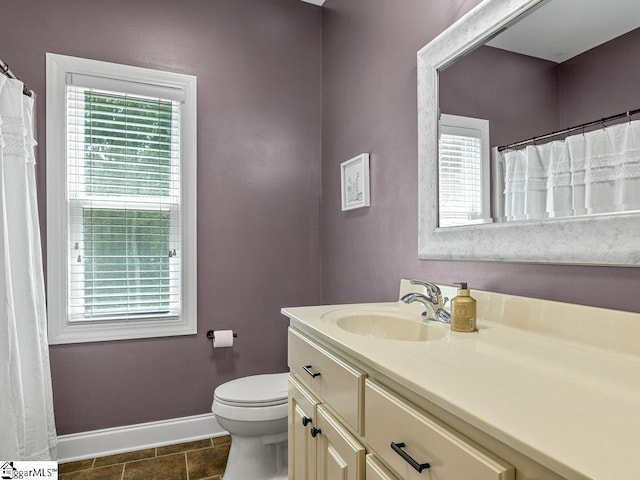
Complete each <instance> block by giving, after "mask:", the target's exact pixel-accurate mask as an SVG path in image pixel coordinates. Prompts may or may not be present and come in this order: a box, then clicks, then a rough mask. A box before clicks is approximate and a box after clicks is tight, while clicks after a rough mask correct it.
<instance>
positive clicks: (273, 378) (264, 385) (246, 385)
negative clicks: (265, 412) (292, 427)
mask: <svg viewBox="0 0 640 480" xmlns="http://www.w3.org/2000/svg"><path fill="white" fill-rule="evenodd" d="M288 376H289V374H288V373H273V374H267V375H253V376H250V377H242V378H238V379H236V380H231V381H230V382H227V383H223V384H222V385H220V386H219V387H218V388H216V390H215V392H214V397H215V398H216V399H217V400H218V401H219V402H224V403H227V404H229V405H244V406H250V405H259V406H265V405H279V404H282V403H286V401H287V377H288Z"/></svg>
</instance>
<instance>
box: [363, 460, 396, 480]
mask: <svg viewBox="0 0 640 480" xmlns="http://www.w3.org/2000/svg"><path fill="white" fill-rule="evenodd" d="M366 470H367V480H398V479H397V478H396V477H394V476H393V475H392V474H391V473H390V472H389V470H387V469H386V468H384V467H383V466H382V464H381V463H380V462H379V461H378V459H376V457H374V456H373V455H367V469H366Z"/></svg>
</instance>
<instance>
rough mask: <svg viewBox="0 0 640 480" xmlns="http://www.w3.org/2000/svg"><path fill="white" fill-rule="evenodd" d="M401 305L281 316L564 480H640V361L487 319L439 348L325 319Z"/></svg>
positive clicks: (451, 335)
mask: <svg viewBox="0 0 640 480" xmlns="http://www.w3.org/2000/svg"><path fill="white" fill-rule="evenodd" d="M512 298H513V297H512ZM518 298H521V297H518ZM558 305H566V304H558ZM398 306H399V303H379V304H362V305H331V306H315V307H294V308H284V309H282V313H283V314H284V315H286V316H288V317H289V318H290V319H291V324H292V326H294V327H298V328H300V329H303V330H305V331H307V332H310V333H312V334H313V335H315V336H317V337H318V338H319V339H320V340H322V341H324V342H326V343H328V344H331V345H334V346H336V347H338V348H339V349H341V350H343V351H344V352H345V353H347V354H349V355H352V356H353V357H354V358H356V359H357V360H359V361H361V362H363V363H365V364H367V365H369V366H370V367H371V368H372V369H374V370H376V371H378V372H380V373H381V374H383V375H386V376H388V377H390V378H392V379H393V380H394V381H396V382H397V383H399V384H401V385H403V386H404V387H406V388H408V389H410V390H412V391H414V392H416V393H417V394H419V395H421V396H423V397H425V398H426V399H428V400H430V401H432V402H434V403H435V404H437V405H438V406H440V407H442V408H444V409H445V410H447V411H448V412H450V413H452V414H454V415H456V416H457V417H459V418H460V419H462V420H464V421H465V422H467V423H469V424H470V425H472V426H474V427H476V428H478V429H480V430H482V431H484V432H485V433H487V434H489V435H491V436H493V437H494V438H496V439H498V440H500V441H502V442H503V443H505V444H507V445H510V446H511V447H513V448H515V449H516V450H518V451H520V452H521V453H523V454H524V455H526V456H528V457H530V458H532V459H534V460H536V461H537V462H539V463H541V464H543V465H545V466H547V467H548V468H550V469H551V470H553V471H555V472H557V473H558V474H560V475H562V476H565V477H567V478H579V479H583V478H585V479H586V478H589V479H598V480H634V479H640V459H639V457H640V358H638V357H636V356H634V355H629V354H621V353H616V352H615V351H611V350H605V349H603V348H597V347H594V346H589V345H585V344H581V343H578V342H573V341H569V340H567V339H563V338H558V337H555V336H552V335H550V334H547V333H536V332H532V331H528V330H523V329H521V328H514V327H513V326H508V325H505V324H504V323H503V322H502V321H499V322H494V321H489V320H486V319H483V320H479V322H478V328H479V330H478V332H476V333H472V334H466V333H456V332H450V331H449V332H447V335H446V336H445V337H444V338H442V339H440V340H434V341H429V342H406V341H398V340H385V339H378V338H374V337H369V336H363V335H357V334H354V333H350V332H347V331H345V330H343V329H341V328H339V327H338V326H337V325H336V324H335V323H332V322H329V321H326V319H323V318H322V315H324V314H326V313H328V312H330V311H332V310H336V309H338V308H352V309H354V310H357V309H359V308H366V309H377V308H387V309H388V308H398ZM404 307H405V306H404V305H403V306H402V307H401V308H404ZM582 308H587V307H582ZM594 310H597V312H596V313H599V312H600V311H601V309H594ZM632 315H635V314H632ZM627 316H628V315H627ZM638 317H639V318H640V315H638ZM416 318H417V319H419V318H420V317H419V314H417V315H416ZM578 321H579V319H578ZM609 327H611V325H609V324H606V325H605V328H609ZM446 328H448V327H446ZM627 341H628V339H627ZM638 341H640V339H638Z"/></svg>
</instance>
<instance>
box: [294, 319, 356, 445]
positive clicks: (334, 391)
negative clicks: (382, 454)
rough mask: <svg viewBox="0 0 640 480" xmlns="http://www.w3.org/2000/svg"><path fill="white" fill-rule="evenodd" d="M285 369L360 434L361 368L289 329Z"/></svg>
mask: <svg viewBox="0 0 640 480" xmlns="http://www.w3.org/2000/svg"><path fill="white" fill-rule="evenodd" d="M289 369H290V370H291V371H292V372H294V373H295V374H296V376H297V378H298V379H299V380H300V381H301V382H302V383H303V384H304V385H305V386H307V387H308V388H309V389H310V390H311V391H312V392H313V393H315V394H316V395H317V396H318V398H320V400H321V401H323V402H326V403H328V404H329V405H330V406H331V408H332V409H333V410H334V411H335V412H336V413H338V415H339V416H340V417H341V418H342V420H344V422H346V423H347V424H349V425H350V426H351V427H352V428H353V429H354V430H355V431H356V432H358V433H359V434H361V435H362V434H363V430H364V429H363V427H364V422H363V418H362V414H363V408H362V403H363V402H362V399H363V394H364V378H365V374H364V373H363V372H361V371H359V370H356V369H355V368H353V367H352V366H350V365H347V364H346V363H345V362H343V361H342V360H340V359H339V358H338V357H336V356H335V355H333V354H332V353H331V352H329V351H327V350H325V349H324V348H322V347H320V346H319V345H317V344H315V343H313V342H312V341H310V340H308V339H307V338H306V337H304V336H302V335H301V334H299V333H298V332H296V331H294V330H291V329H289Z"/></svg>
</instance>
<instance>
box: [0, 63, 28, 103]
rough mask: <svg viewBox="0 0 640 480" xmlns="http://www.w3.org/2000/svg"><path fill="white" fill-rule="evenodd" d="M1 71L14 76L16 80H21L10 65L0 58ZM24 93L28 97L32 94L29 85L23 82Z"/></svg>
mask: <svg viewBox="0 0 640 480" xmlns="http://www.w3.org/2000/svg"><path fill="white" fill-rule="evenodd" d="M0 72H2V73H4V74H5V75H6V76H7V77H9V78H13V79H14V80H20V79H19V78H18V77H16V76H15V75H14V74H13V72H12V71H11V70H9V65H8V64H7V63H5V62H3V61H2V60H0ZM22 93H24V94H25V95H26V96H27V97H30V96H31V90H29V89H28V88H27V86H26V85H25V84H24V83H23V84H22Z"/></svg>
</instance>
